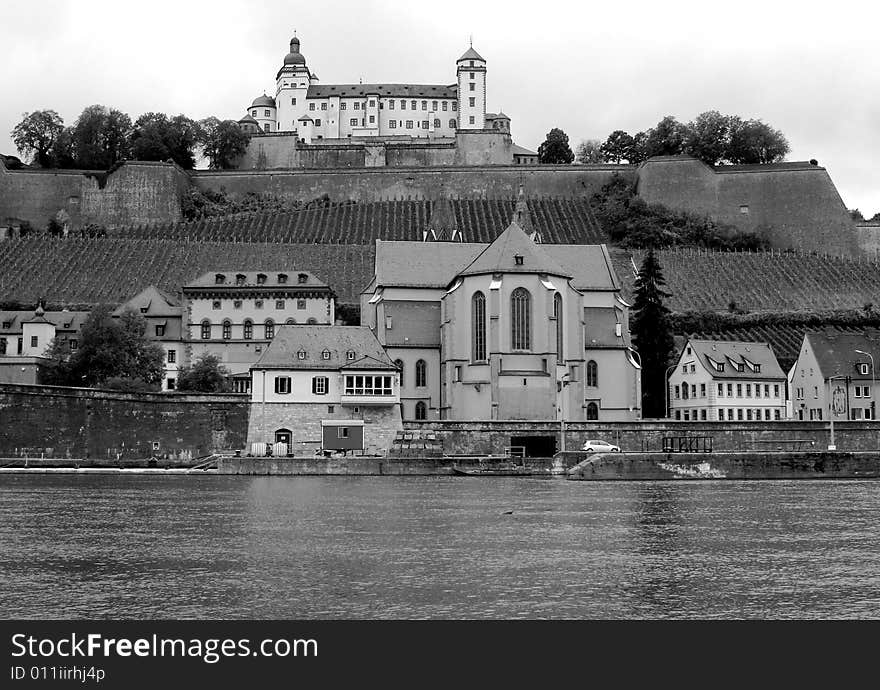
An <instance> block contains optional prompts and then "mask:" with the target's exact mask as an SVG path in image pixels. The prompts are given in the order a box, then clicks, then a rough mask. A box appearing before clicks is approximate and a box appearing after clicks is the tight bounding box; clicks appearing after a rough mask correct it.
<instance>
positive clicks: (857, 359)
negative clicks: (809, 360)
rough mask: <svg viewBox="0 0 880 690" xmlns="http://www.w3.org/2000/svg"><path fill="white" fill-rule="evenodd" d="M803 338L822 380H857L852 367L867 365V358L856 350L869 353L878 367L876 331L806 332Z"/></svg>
mask: <svg viewBox="0 0 880 690" xmlns="http://www.w3.org/2000/svg"><path fill="white" fill-rule="evenodd" d="M804 338H805V339H806V340H808V341H809V342H810V346H811V347H812V349H813V353H814V354H815V355H816V361H817V362H818V363H819V371H821V372H822V378H826V379H827V378H828V377H829V376H836V375H842V376H857V375H858V374H857V372H858V369H857V368H856V364H868V365H870V364H871V358H870V357H866V356H865V355H862V354H859V353H858V352H856V350H863V351H865V352H870V353H871V354H872V355H873V357H874V361H875V362H878V363H880V332H878V331H877V330H876V329H868V330H866V331H864V332H862V333H846V332H843V331H840V330H837V329H832V328H828V329H825V330H823V331H807V332H806V334H805V335H804ZM866 378H871V377H870V376H867V377H866Z"/></svg>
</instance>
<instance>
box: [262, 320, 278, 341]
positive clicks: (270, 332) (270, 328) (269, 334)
mask: <svg viewBox="0 0 880 690" xmlns="http://www.w3.org/2000/svg"><path fill="white" fill-rule="evenodd" d="M264 330H265V333H264V334H263V335H264V336H265V337H266V340H272V338H274V337H275V322H274V321H273V320H272V319H266V324H265V327H264Z"/></svg>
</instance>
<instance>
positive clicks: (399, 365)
mask: <svg viewBox="0 0 880 690" xmlns="http://www.w3.org/2000/svg"><path fill="white" fill-rule="evenodd" d="M394 366H395V367H397V371H399V372H400V385H401V387H403V360H402V359H395V360H394Z"/></svg>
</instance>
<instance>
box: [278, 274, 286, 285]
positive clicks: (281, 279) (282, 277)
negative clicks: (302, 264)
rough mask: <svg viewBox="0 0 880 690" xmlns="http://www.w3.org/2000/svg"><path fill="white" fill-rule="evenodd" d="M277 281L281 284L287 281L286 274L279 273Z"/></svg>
mask: <svg viewBox="0 0 880 690" xmlns="http://www.w3.org/2000/svg"><path fill="white" fill-rule="evenodd" d="M278 282H279V283H281V284H284V283H286V282H287V274H286V273H279V274H278Z"/></svg>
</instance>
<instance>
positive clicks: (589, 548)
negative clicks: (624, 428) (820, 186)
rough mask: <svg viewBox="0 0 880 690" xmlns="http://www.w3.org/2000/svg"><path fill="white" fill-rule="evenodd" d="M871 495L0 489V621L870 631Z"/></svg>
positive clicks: (879, 544)
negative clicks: (850, 623)
mask: <svg viewBox="0 0 880 690" xmlns="http://www.w3.org/2000/svg"><path fill="white" fill-rule="evenodd" d="M878 498H880V482H876V481H873V482H872V481H824V482H823V481H773V482H735V481H721V482H705V481H700V482H652V483H649V482H611V483H590V482H566V481H561V480H549V481H548V480H530V479H516V478H494V479H485V478H452V477H404V478H397V479H394V478H374V477H370V478H357V477H351V478H340V477H334V478H312V477H290V478H286V477H274V478H268V477H254V478H248V477H218V476H183V477H182V476H168V477H161V476H159V477H157V476H146V475H144V476H124V477H119V476H112V475H90V476H89V475H66V476H46V475H43V476H22V475H5V476H2V477H0V577H2V582H3V588H2V592H0V617H3V618H353V619H377V618H505V619H508V618H591V619H595V618H602V619H605V618H878V617H880V529H878V527H877V524H876V520H875V519H874V518H875V517H876V513H877V506H878ZM510 511H512V513H510ZM508 513H509V514H508Z"/></svg>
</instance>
